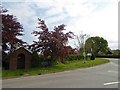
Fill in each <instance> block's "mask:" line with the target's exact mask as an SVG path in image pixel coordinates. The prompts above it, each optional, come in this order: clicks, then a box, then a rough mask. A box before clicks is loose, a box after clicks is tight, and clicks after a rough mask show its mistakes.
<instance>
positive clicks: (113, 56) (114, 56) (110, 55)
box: [96, 54, 120, 58]
mask: <svg viewBox="0 0 120 90" xmlns="http://www.w3.org/2000/svg"><path fill="white" fill-rule="evenodd" d="M96 57H99V58H120V55H114V54H108V55H97V56H96Z"/></svg>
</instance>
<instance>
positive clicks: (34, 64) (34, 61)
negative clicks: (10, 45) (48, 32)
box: [31, 52, 40, 67]
mask: <svg viewBox="0 0 120 90" xmlns="http://www.w3.org/2000/svg"><path fill="white" fill-rule="evenodd" d="M39 60H40V57H39V55H38V53H37V52H33V53H32V59H31V67H38V66H39V65H40V61H39Z"/></svg>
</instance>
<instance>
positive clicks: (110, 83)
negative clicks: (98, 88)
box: [104, 82, 120, 86]
mask: <svg viewBox="0 0 120 90" xmlns="http://www.w3.org/2000/svg"><path fill="white" fill-rule="evenodd" d="M118 83H120V82H109V83H104V85H105V86H106V85H112V84H118Z"/></svg>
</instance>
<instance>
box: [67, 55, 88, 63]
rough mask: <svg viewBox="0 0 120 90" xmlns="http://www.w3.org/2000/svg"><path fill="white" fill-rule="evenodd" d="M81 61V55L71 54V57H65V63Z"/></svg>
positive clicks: (82, 57)
mask: <svg viewBox="0 0 120 90" xmlns="http://www.w3.org/2000/svg"><path fill="white" fill-rule="evenodd" d="M86 58H87V59H88V58H89V57H88V56H86ZM83 59H84V56H83V55H81V54H72V55H68V56H66V58H65V60H66V61H73V60H83Z"/></svg>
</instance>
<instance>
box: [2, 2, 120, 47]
mask: <svg viewBox="0 0 120 90" xmlns="http://www.w3.org/2000/svg"><path fill="white" fill-rule="evenodd" d="M118 2H119V0H31V1H29V0H23V1H22V0H12V2H11V0H4V1H3V2H2V6H3V7H4V8H6V9H8V10H9V12H8V13H9V14H13V15H14V16H16V17H17V19H18V21H19V22H20V23H21V24H22V25H23V27H24V34H25V35H24V36H23V37H19V38H22V39H23V40H24V41H26V42H27V43H28V44H32V43H33V41H35V40H37V37H35V36H34V35H31V33H32V32H33V31H34V30H37V28H36V27H37V26H38V18H40V19H42V20H45V23H46V24H47V26H48V28H49V29H50V30H52V29H53V28H54V26H58V25H61V24H65V25H66V27H65V28H66V31H67V32H68V31H72V32H74V34H75V35H80V34H81V32H82V33H83V34H87V35H89V37H91V36H100V37H103V38H104V39H106V40H107V41H108V46H109V47H110V48H111V49H118ZM75 42H76V41H75V39H73V40H69V45H71V46H72V47H75Z"/></svg>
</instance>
